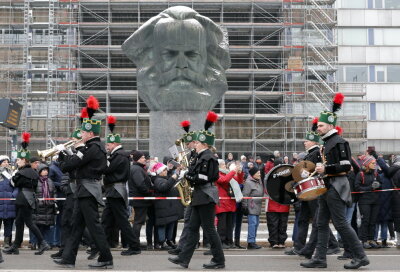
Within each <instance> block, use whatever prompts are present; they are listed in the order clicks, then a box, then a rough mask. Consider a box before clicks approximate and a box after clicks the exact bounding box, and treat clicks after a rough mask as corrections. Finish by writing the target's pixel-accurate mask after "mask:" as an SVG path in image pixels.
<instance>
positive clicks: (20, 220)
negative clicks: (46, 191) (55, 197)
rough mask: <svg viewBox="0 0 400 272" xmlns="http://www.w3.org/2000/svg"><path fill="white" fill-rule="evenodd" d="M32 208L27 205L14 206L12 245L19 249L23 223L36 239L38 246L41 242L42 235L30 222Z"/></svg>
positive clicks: (22, 235)
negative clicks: (13, 237)
mask: <svg viewBox="0 0 400 272" xmlns="http://www.w3.org/2000/svg"><path fill="white" fill-rule="evenodd" d="M32 211H33V210H32V208H31V206H27V205H16V217H15V240H14V245H15V246H16V247H19V246H20V245H21V243H22V241H23V239H24V223H25V224H26V226H27V227H28V228H29V230H30V231H32V232H33V234H34V235H35V236H36V238H37V239H38V242H39V245H40V244H41V243H42V242H43V235H42V233H41V232H40V230H39V228H38V227H37V226H36V224H35V223H33V222H32Z"/></svg>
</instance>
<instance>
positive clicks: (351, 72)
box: [344, 66, 368, 82]
mask: <svg viewBox="0 0 400 272" xmlns="http://www.w3.org/2000/svg"><path fill="white" fill-rule="evenodd" d="M344 69H345V78H344V81H345V82H368V67H367V66H346V67H344Z"/></svg>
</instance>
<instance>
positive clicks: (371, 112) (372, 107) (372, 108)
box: [369, 103, 376, 121]
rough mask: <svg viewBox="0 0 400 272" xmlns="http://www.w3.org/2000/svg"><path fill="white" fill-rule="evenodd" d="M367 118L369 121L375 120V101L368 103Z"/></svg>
mask: <svg viewBox="0 0 400 272" xmlns="http://www.w3.org/2000/svg"><path fill="white" fill-rule="evenodd" d="M369 120H370V121H375V120H376V104H375V103H370V104H369Z"/></svg>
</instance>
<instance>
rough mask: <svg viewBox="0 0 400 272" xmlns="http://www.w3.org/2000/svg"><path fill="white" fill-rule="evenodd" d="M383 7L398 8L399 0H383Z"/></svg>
mask: <svg viewBox="0 0 400 272" xmlns="http://www.w3.org/2000/svg"><path fill="white" fill-rule="evenodd" d="M385 8H387V9H398V8H400V0H385Z"/></svg>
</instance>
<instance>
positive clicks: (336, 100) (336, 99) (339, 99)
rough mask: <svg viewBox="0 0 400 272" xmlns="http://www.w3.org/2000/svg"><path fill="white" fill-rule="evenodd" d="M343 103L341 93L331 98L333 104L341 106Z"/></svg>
mask: <svg viewBox="0 0 400 272" xmlns="http://www.w3.org/2000/svg"><path fill="white" fill-rule="evenodd" d="M343 101H344V95H343V94H342V93H337V94H336V95H335V97H334V98H333V103H335V104H339V105H342V104H343Z"/></svg>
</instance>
